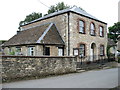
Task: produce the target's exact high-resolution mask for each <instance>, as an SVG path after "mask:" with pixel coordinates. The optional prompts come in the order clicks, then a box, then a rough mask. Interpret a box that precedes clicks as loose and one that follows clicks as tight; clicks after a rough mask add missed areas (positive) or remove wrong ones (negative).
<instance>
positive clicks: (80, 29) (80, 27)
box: [79, 20, 85, 34]
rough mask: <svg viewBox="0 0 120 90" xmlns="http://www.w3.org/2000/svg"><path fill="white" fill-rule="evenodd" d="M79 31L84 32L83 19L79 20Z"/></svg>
mask: <svg viewBox="0 0 120 90" xmlns="http://www.w3.org/2000/svg"><path fill="white" fill-rule="evenodd" d="M79 32H80V33H83V34H84V33H85V22H84V21H83V20H80V21H79Z"/></svg>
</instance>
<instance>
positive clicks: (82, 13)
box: [23, 6, 107, 26]
mask: <svg viewBox="0 0 120 90" xmlns="http://www.w3.org/2000/svg"><path fill="white" fill-rule="evenodd" d="M67 12H73V13H77V14H80V15H82V16H85V17H88V18H91V19H94V20H97V21H99V22H102V23H104V24H107V23H105V22H103V21H101V20H99V19H97V18H96V17H94V16H92V15H90V14H89V13H87V12H86V11H84V10H82V9H81V8H79V7H76V6H74V7H72V8H67V9H64V10H60V11H58V12H54V13H51V14H48V15H46V16H44V17H41V18H39V19H36V20H33V21H31V22H29V23H27V24H31V23H33V22H37V21H40V20H43V19H46V18H50V17H53V16H56V15H60V14H63V13H67ZM27 24H25V25H27ZM23 26H24V25H23Z"/></svg>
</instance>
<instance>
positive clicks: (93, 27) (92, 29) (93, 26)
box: [90, 23, 95, 36]
mask: <svg viewBox="0 0 120 90" xmlns="http://www.w3.org/2000/svg"><path fill="white" fill-rule="evenodd" d="M90 34H91V35H93V36H94V35H95V25H94V23H91V24H90Z"/></svg>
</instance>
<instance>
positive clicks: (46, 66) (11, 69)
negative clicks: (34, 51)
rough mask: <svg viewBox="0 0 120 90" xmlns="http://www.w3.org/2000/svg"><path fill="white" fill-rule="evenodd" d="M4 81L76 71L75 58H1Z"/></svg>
mask: <svg viewBox="0 0 120 90" xmlns="http://www.w3.org/2000/svg"><path fill="white" fill-rule="evenodd" d="M0 58H2V81H3V82H7V81H11V80H12V79H17V78H24V77H42V76H47V75H54V74H55V75H56V74H63V73H70V72H75V71H76V61H77V59H76V58H75V57H67V56H62V57H61V56H60V57H59V56H57V57H54V56H1V57H0Z"/></svg>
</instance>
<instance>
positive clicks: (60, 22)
mask: <svg viewBox="0 0 120 90" xmlns="http://www.w3.org/2000/svg"><path fill="white" fill-rule="evenodd" d="M51 22H52V23H54V24H55V25H56V26H57V29H58V31H59V32H60V35H61V37H62V39H63V41H64V42H65V51H64V54H65V55H67V53H68V15H67V13H65V14H61V15H58V16H55V17H51V18H47V19H44V20H40V21H38V22H34V23H31V24H28V25H25V26H22V27H21V28H22V30H26V29H28V28H32V27H34V26H38V25H41V24H46V23H51Z"/></svg>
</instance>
